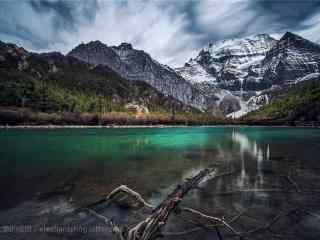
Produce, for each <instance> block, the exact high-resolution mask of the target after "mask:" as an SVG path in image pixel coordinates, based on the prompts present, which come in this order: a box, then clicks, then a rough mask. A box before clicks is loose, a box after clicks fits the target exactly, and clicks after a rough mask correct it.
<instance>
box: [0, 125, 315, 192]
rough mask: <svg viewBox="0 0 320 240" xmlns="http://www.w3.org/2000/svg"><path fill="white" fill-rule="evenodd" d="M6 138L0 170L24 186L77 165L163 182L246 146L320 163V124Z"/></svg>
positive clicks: (98, 181)
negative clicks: (310, 127)
mask: <svg viewBox="0 0 320 240" xmlns="http://www.w3.org/2000/svg"><path fill="white" fill-rule="evenodd" d="M0 146H1V149H0V169H1V172H0V175H1V177H2V178H4V179H7V180H5V181H4V182H5V184H10V181H15V182H14V188H16V191H18V192H19V183H20V181H21V182H22V183H23V184H24V185H26V187H29V186H28V185H27V182H28V181H30V184H32V187H34V184H36V183H34V181H37V180H41V183H44V182H46V181H50V178H51V179H52V181H57V179H59V180H60V179H61V180H63V179H64V178H67V177H68V176H72V175H73V174H77V173H79V174H80V175H81V176H80V180H81V178H84V176H86V177H87V178H88V179H89V180H90V181H92V185H93V186H94V187H98V185H101V188H102V189H103V188H107V185H112V186H113V185H115V184H119V183H125V184H130V185H134V186H133V187H137V188H148V189H150V190H151V189H152V187H155V189H154V190H157V189H159V188H162V187H166V186H169V185H170V184H173V183H174V182H176V181H179V180H181V178H182V177H183V176H185V175H186V174H188V173H190V172H192V171H194V170H197V169H200V168H202V167H206V166H210V165H212V164H215V163H216V162H221V161H222V162H227V161H231V160H236V159H237V158H238V160H239V161H240V155H243V154H247V155H248V157H250V158H253V160H255V161H257V160H259V158H262V160H266V158H267V157H268V158H270V157H273V156H276V157H279V156H281V157H282V158H286V157H289V158H294V159H299V160H300V161H303V162H304V164H305V165H306V166H308V165H309V164H318V162H317V161H316V160H317V157H316V156H319V155H320V129H307V128H244V127H242V128H229V127H228V128H200V127H195V128H130V129H55V130H1V131H0ZM247 161H249V160H247ZM252 164H253V163H252ZM249 168H250V166H249ZM12 179H13V180H12ZM32 180H34V181H32ZM8 181H9V182H8ZM155 181H156V182H155ZM103 184H104V185H103ZM144 184H147V185H148V186H144ZM39 185H41V184H40V183H39ZM21 191H23V190H21Z"/></svg>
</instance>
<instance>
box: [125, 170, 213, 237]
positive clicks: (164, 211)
mask: <svg viewBox="0 0 320 240" xmlns="http://www.w3.org/2000/svg"><path fill="white" fill-rule="evenodd" d="M212 172H213V170H210V169H204V170H202V171H200V172H199V173H198V174H197V175H195V176H194V177H192V178H189V179H187V180H186V181H185V182H184V183H183V184H182V185H178V186H177V187H176V188H175V190H174V191H173V192H172V193H171V194H169V195H168V197H167V198H166V199H165V200H164V201H162V203H160V204H159V205H158V206H157V207H156V208H155V209H154V210H153V213H152V214H151V215H150V216H149V217H148V218H147V219H145V220H144V221H142V222H140V223H138V224H137V225H136V226H135V227H133V228H131V229H130V230H129V231H128V234H127V235H126V236H127V237H126V239H127V240H153V239H156V238H158V237H160V236H161V235H162V234H161V228H162V227H163V226H164V225H165V224H166V222H167V220H168V218H169V216H170V214H171V213H172V212H173V211H174V210H175V209H176V208H177V206H178V205H179V203H180V201H181V200H182V198H183V197H184V196H185V195H186V194H187V193H188V192H189V191H190V190H191V189H193V188H194V187H196V186H198V184H199V183H200V182H202V180H203V179H205V178H206V177H207V176H208V175H209V174H210V173H212Z"/></svg>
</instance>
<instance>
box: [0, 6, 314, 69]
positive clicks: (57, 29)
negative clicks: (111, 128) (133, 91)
mask: <svg viewBox="0 0 320 240" xmlns="http://www.w3.org/2000/svg"><path fill="white" fill-rule="evenodd" d="M319 26H320V1H311V0H309V1H308V0H307V1H303V0H130V1H128V0H11V1H9V0H2V1H0V40H2V41H8V42H15V43H17V44H19V45H22V46H24V47H26V48H27V49H32V50H35V51H48V50H59V51H63V52H66V51H68V50H70V49H71V48H72V47H74V46H75V45H76V44H78V43H80V42H81V41H84V42H88V41H91V40H96V39H99V40H101V41H103V42H105V43H107V44H108V45H112V44H119V43H120V42H123V41H128V42H131V43H133V45H134V46H135V47H137V48H140V49H143V50H145V51H147V52H149V53H151V55H152V56H153V57H155V58H156V59H157V60H159V61H160V62H164V63H167V64H172V65H179V64H182V63H183V62H184V61H185V60H187V59H188V58H190V57H194V54H196V52H197V51H198V48H200V47H202V46H203V45H204V44H206V43H207V42H209V41H215V40H220V39H225V38H230V37H245V36H248V35H254V34H258V33H270V34H274V36H280V35H281V34H283V33H284V32H285V31H294V32H297V33H298V34H301V35H302V36H304V37H307V38H310V39H311V40H314V41H319V40H320V37H319V35H320V34H319V32H320V29H319Z"/></svg>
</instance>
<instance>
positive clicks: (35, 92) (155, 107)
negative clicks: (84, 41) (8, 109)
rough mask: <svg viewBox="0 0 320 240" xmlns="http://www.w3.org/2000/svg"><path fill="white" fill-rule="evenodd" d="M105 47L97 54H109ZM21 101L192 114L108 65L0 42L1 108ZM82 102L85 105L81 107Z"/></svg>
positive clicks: (62, 107) (49, 106)
mask: <svg viewBox="0 0 320 240" xmlns="http://www.w3.org/2000/svg"><path fill="white" fill-rule="evenodd" d="M99 50H101V49H99ZM108 50H109V49H105V52H104V53H106V54H101V57H106V55H107V54H113V53H114V51H113V50H111V51H108ZM113 55H114V56H117V54H116V53H114V54H113ZM108 60H109V59H108ZM114 66H115V65H114ZM12 86H14V87H12ZM75 92H76V93H77V94H78V95H79V96H78V95H77V94H75ZM64 93H66V94H65V95H63V94H64ZM97 96H99V99H98V100H97V99H96V97H97ZM44 100H45V101H44ZM24 101H25V102H24ZM22 102H24V103H23V105H25V106H26V107H30V108H31V109H35V110H39V109H40V110H42V111H71V112H72V111H96V110H97V109H98V110H99V109H100V108H101V106H102V104H104V107H105V111H111V110H112V111H117V110H121V111H122V110H123V109H124V108H125V107H126V106H127V104H134V105H136V106H140V107H141V106H143V107H144V108H146V109H148V110H150V111H168V112H171V111H173V110H175V111H177V112H197V111H196V110H195V109H194V108H192V107H190V106H189V105H186V104H183V103H182V102H180V101H178V100H176V99H174V98H172V97H166V96H164V95H163V94H162V93H160V92H159V91H158V90H156V89H155V88H154V87H152V86H150V85H149V84H147V83H145V82H142V81H129V80H127V79H124V78H123V77H121V76H120V75H119V74H118V73H117V72H116V71H114V70H112V69H111V68H109V67H107V66H101V65H97V66H94V65H89V64H87V63H85V62H84V61H81V60H79V59H77V58H74V57H71V56H64V55H62V54H61V53H58V52H52V53H44V54H36V53H32V52H28V51H27V50H25V49H23V48H21V47H18V46H17V45H14V44H9V43H4V42H1V41H0V106H19V107H20V106H21V104H22ZM43 102H45V106H42V105H44V104H43ZM84 105H88V108H85V109H84V110H83V108H84ZM91 109H92V110H91ZM99 111H100V110H99Z"/></svg>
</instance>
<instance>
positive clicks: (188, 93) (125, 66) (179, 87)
mask: <svg viewBox="0 0 320 240" xmlns="http://www.w3.org/2000/svg"><path fill="white" fill-rule="evenodd" d="M68 55H69V56H72V57H75V58H77V59H80V60H83V61H86V62H88V63H90V64H95V65H104V66H108V67H110V68H112V69H113V70H114V71H116V72H118V73H119V74H120V75H121V76H122V77H124V78H126V79H128V80H133V81H137V80H139V81H144V82H146V83H148V84H150V85H151V86H153V87H155V88H156V89H157V90H158V91H160V92H161V93H163V94H164V95H165V96H172V97H174V98H176V99H178V100H180V101H181V102H183V103H185V104H188V105H190V106H193V107H196V108H198V109H200V110H202V111H205V110H207V109H208V106H210V98H208V97H206V96H205V95H204V94H202V92H201V91H200V90H199V89H197V88H195V87H194V86H193V85H192V84H190V83H189V82H188V81H186V80H185V79H184V78H183V77H181V76H180V75H178V74H177V73H176V72H175V71H174V70H173V69H171V68H169V67H168V66H165V65H162V64H160V63H158V62H157V61H155V60H154V59H152V58H151V57H150V55H148V54H147V53H145V52H144V51H140V50H136V49H133V48H132V46H131V44H128V43H122V44H121V45H119V46H113V47H108V46H107V45H105V44H103V43H101V42H99V41H94V42H90V43H88V44H80V45H79V46H77V47H76V48H74V49H73V50H72V51H71V52H70V53H69V54H68ZM212 104H214V102H212Z"/></svg>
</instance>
